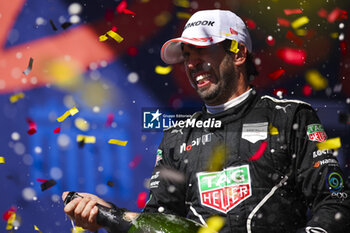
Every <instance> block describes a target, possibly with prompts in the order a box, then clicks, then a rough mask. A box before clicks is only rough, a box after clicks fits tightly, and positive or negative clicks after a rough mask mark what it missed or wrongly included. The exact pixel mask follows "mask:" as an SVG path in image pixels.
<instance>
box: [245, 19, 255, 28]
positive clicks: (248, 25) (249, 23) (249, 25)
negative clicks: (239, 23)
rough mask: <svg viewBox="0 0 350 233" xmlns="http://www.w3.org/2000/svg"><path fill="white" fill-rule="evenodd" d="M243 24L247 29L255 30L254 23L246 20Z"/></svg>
mask: <svg viewBox="0 0 350 233" xmlns="http://www.w3.org/2000/svg"><path fill="white" fill-rule="evenodd" d="M245 23H246V25H247V27H248V28H249V29H251V30H253V29H255V28H256V23H255V22H254V21H253V20H252V19H246V20H245Z"/></svg>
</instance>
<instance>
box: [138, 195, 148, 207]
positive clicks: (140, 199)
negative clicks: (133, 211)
mask: <svg viewBox="0 0 350 233" xmlns="http://www.w3.org/2000/svg"><path fill="white" fill-rule="evenodd" d="M146 199H147V193H146V192H142V193H139V195H138V197H137V201H136V203H137V208H140V209H142V208H144V207H145V205H146Z"/></svg>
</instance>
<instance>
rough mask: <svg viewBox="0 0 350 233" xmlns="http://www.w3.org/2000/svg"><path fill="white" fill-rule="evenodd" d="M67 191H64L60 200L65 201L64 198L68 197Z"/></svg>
mask: <svg viewBox="0 0 350 233" xmlns="http://www.w3.org/2000/svg"><path fill="white" fill-rule="evenodd" d="M68 193H69V191H65V192H63V193H62V200H63V201H64V200H66V196H67V195H68Z"/></svg>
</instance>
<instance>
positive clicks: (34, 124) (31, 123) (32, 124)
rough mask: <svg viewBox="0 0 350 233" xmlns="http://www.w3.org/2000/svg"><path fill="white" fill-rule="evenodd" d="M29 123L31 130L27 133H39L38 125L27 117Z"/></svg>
mask: <svg viewBox="0 0 350 233" xmlns="http://www.w3.org/2000/svg"><path fill="white" fill-rule="evenodd" d="M27 123H28V124H29V130H28V131H27V133H28V134H29V135H33V134H35V133H36V132H37V131H36V129H37V127H36V123H35V122H34V121H33V120H32V119H31V118H29V117H27Z"/></svg>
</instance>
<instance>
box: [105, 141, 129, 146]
mask: <svg viewBox="0 0 350 233" xmlns="http://www.w3.org/2000/svg"><path fill="white" fill-rule="evenodd" d="M108 143H109V144H116V145H119V146H126V144H127V143H128V141H120V140H117V139H109V141H108Z"/></svg>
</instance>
